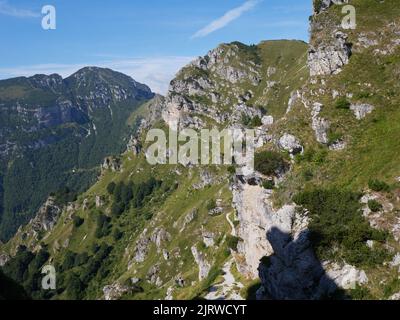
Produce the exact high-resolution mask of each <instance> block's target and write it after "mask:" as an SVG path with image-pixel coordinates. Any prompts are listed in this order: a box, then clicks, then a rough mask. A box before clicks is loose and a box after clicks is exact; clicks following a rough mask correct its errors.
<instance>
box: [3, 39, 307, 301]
mask: <svg viewBox="0 0 400 320" xmlns="http://www.w3.org/2000/svg"><path fill="white" fill-rule="evenodd" d="M306 53H307V45H306V44H305V43H302V42H297V41H293V42H291V41H271V42H263V43H261V44H260V45H258V46H253V47H248V46H245V45H243V44H240V43H232V44H224V45H221V46H220V47H219V48H217V49H215V50H212V51H210V53H208V54H207V56H205V57H202V58H199V59H198V60H197V61H195V62H193V63H192V64H191V65H189V66H187V67H186V68H184V69H183V70H182V71H181V72H180V73H179V74H178V75H177V78H176V79H175V80H174V81H173V82H172V83H171V87H170V91H169V93H168V95H167V97H166V98H165V100H164V99H162V98H161V97H158V98H156V99H155V100H153V102H151V103H149V104H145V105H143V106H142V107H141V108H140V109H139V110H138V111H137V112H136V114H137V116H139V115H140V116H141V117H143V118H144V119H143V120H142V122H141V125H140V130H139V132H138V134H137V135H136V136H133V137H132V139H131V141H130V143H129V144H128V152H127V153H125V154H124V155H123V156H122V157H121V158H113V159H109V161H108V162H107V165H106V166H103V174H102V176H101V178H100V180H99V182H98V183H96V184H95V185H94V186H93V187H92V188H91V189H90V190H89V191H88V192H86V193H85V194H83V195H81V196H79V198H78V200H77V201H76V202H74V203H71V204H69V205H68V206H67V207H65V208H64V209H62V208H58V209H55V208H54V203H57V199H53V200H52V199H49V201H48V202H47V203H46V204H45V206H44V207H43V208H42V209H41V210H40V211H39V213H38V216H37V218H35V219H34V220H32V221H31V222H30V224H28V225H27V226H26V227H24V228H21V229H20V230H19V231H18V233H17V234H16V235H15V237H14V238H13V239H12V240H11V241H10V242H9V243H7V244H6V245H5V246H4V247H3V250H4V251H6V252H8V255H11V256H14V257H17V259H18V257H19V256H20V255H21V253H20V249H18V246H20V245H24V246H26V247H28V249H29V250H30V251H33V252H36V253H37V252H41V250H45V251H46V252H47V253H48V254H50V255H51V256H52V260H53V262H54V263H55V264H56V265H57V270H63V272H60V274H61V275H60V277H61V278H62V280H60V282H59V283H60V286H61V287H62V288H63V289H60V290H59V293H58V294H57V295H56V296H55V297H56V298H78V297H79V298H80V297H84V298H100V297H105V298H107V299H116V298H121V297H125V298H135V299H141V298H166V297H168V298H180V299H189V298H194V297H197V296H205V295H206V294H207V293H208V290H209V287H211V285H212V284H215V283H217V282H218V281H219V278H220V277H221V279H222V276H221V272H222V271H221V269H222V268H223V266H224V265H225V269H226V268H228V269H231V272H232V274H234V275H236V277H237V279H236V280H237V286H236V285H235V284H234V283H233V284H230V285H229V286H230V287H229V288H226V286H227V284H226V285H224V284H223V283H222V284H221V286H217V287H216V288H220V289H219V290H221V292H224V293H223V296H226V297H230V296H232V297H238V296H239V295H240V294H242V296H243V297H245V296H246V295H247V293H246V289H245V288H244V289H243V290H242V293H240V292H239V291H240V290H241V288H242V287H243V284H248V283H249V281H250V280H246V279H245V278H242V279H239V278H240V277H238V272H237V271H236V266H235V264H232V261H233V260H232V256H231V250H236V246H237V242H238V240H239V239H238V238H237V237H236V231H235V227H234V225H233V222H232V221H235V223H237V221H236V218H235V214H234V209H233V208H232V205H231V203H232V194H231V192H230V190H229V186H230V181H231V179H232V174H231V173H229V172H228V171H227V170H228V167H226V166H222V167H214V166H202V167H190V166H189V167H184V166H182V165H171V166H170V165H166V166H163V165H158V166H150V165H149V164H148V163H147V161H146V160H145V158H144V154H143V152H139V153H138V151H141V150H143V151H144V150H146V144H145V143H144V134H145V133H146V130H147V128H150V127H156V128H164V129H166V128H167V127H166V125H165V123H164V122H163V120H162V118H161V116H162V117H163V118H164V119H166V120H167V123H168V121H169V115H170V114H173V113H174V112H175V110H174V108H181V107H182V110H183V111H182V116H181V117H180V119H184V120H185V121H189V123H193V124H195V123H196V121H197V120H193V119H197V118H195V117H196V114H195V112H192V113H184V112H185V111H186V110H190V109H193V110H195V111H197V112H198V113H197V114H198V115H199V118H198V119H200V117H201V120H198V121H201V123H202V125H211V124H215V123H218V125H219V126H231V125H237V126H240V127H242V126H245V125H246V124H247V123H248V121H247V120H246V119H244V118H246V117H249V118H250V120H252V119H253V118H255V117H258V118H259V119H258V121H261V119H262V118H263V117H264V115H265V112H266V110H267V109H268V108H269V107H267V105H266V101H267V100H268V101H271V109H272V108H273V107H272V105H273V104H272V101H273V102H274V104H275V103H276V105H278V101H284V102H283V105H281V104H279V105H280V106H279V105H278V106H277V107H275V106H274V110H275V112H276V114H284V112H285V111H286V108H287V101H288V100H289V98H290V92H289V91H284V92H280V91H279V90H278V89H277V88H275V89H273V86H277V87H280V86H281V87H284V88H286V87H287V86H288V85H289V84H293V85H299V86H300V85H301V84H302V83H304V82H305V81H306V79H307V72H306V68H305V64H306ZM226 55H227V56H226ZM249 57H251V59H249ZM202 61H213V62H210V65H209V66H207V67H206V66H203V67H202V68H203V69H201V70H203V71H201V70H200V68H199V67H197V65H199V64H200V65H201V64H202V63H203V62H202ZM204 73H209V75H210V76H209V77H208V78H205V77H204ZM250 73H251V74H253V76H254V77H251V78H252V81H250V82H249V81H248V78H249V74H250ZM270 82H271V83H270ZM272 82H273V84H272ZM260 83H262V86H264V87H265V90H264V89H263V90H261V88H262V86H260ZM222 85H223V86H225V87H226V92H224V91H223V90H220V89H221V86H222ZM214 86H216V87H215V88H214ZM218 90H219V91H218ZM217 91H218V94H215V92H217ZM214 95H215V96H214ZM265 95H267V96H268V97H270V98H269V99H266V98H265ZM177 101H178V103H180V102H182V103H181V104H179V105H177V103H176V102H177ZM212 101H214V102H212ZM211 109H213V110H215V113H213V112H212V111H211V112H210V110H211ZM236 109H237V110H236ZM223 112H225V113H226V114H225V115H223ZM232 112H236V117H235V118H232V117H231V116H229V114H231V113H232ZM269 119H270V118H268V117H267V118H265V117H264V121H265V120H269ZM244 120H246V121H244ZM131 121H133V122H136V121H135V120H134V119H133V118H132V119H131ZM181 123H183V122H181ZM269 124H270V122H268V121H267V125H269ZM171 125H173V123H171ZM185 125H186V124H185ZM254 125H255V126H256V125H258V124H257V122H256V123H255V124H254ZM264 128H266V126H264ZM132 151H133V153H132ZM150 177H151V178H152V179H150ZM149 179H150V180H149ZM153 179H155V180H153ZM138 190H148V191H138ZM143 192H144V194H143ZM143 197H144V201H143V200H142V199H143ZM54 220H56V221H57V223H56V224H54V223H53V221H54ZM99 246H100V249H99ZM98 250H100V251H98ZM99 252H100V253H99ZM78 257H79V258H78ZM15 259H16V258H13V259H11V261H13V260H15ZM98 259H101V261H103V263H102V264H101V265H99V264H98V263H99V262H100V260H98ZM75 260H76V263H75V262H74V261H75ZM78 260H79V261H78ZM7 265H8V263H6V264H5V268H7ZM71 279H72V280H71ZM229 279H230V278H229ZM230 280H231V279H230ZM240 281H241V282H243V283H242V284H240ZM229 282H230V281H229ZM71 283H73V284H76V283H77V284H78V285H77V287H78V288H80V289H79V290H77V289H74V288H71V286H72V285H71ZM25 285H26V286H27V288H28V289H29V291H30V292H31V293H32V295H33V296H34V297H41V294H40V292H35V291H34V290H32V288H31V287H30V284H29V283H26V284H25ZM216 294H217V295H218V294H219V293H218V289H217V292H216ZM221 294H222V293H221ZM211 296H212V295H210V297H211Z"/></svg>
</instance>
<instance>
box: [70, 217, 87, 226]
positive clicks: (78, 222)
mask: <svg viewBox="0 0 400 320" xmlns="http://www.w3.org/2000/svg"><path fill="white" fill-rule="evenodd" d="M72 220H73V222H74V226H75V227H76V228H79V227H80V226H81V225H82V224H83V222H85V220H84V219H82V218H81V217H79V216H74V217H73V218H72Z"/></svg>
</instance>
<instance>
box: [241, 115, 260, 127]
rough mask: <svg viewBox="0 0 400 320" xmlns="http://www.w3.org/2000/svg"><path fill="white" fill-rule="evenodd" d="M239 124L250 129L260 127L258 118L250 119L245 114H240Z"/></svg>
mask: <svg viewBox="0 0 400 320" xmlns="http://www.w3.org/2000/svg"><path fill="white" fill-rule="evenodd" d="M241 122H242V124H243V125H244V126H246V127H250V128H255V127H259V126H261V125H262V121H261V118H260V117H259V116H255V117H254V118H251V117H249V116H248V115H246V114H245V113H242V119H241Z"/></svg>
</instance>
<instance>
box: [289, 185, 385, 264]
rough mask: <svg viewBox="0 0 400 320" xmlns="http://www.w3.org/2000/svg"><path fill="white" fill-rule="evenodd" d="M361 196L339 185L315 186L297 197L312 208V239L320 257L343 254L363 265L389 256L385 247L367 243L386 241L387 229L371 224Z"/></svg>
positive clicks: (377, 261) (304, 205)
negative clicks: (362, 209)
mask: <svg viewBox="0 0 400 320" xmlns="http://www.w3.org/2000/svg"><path fill="white" fill-rule="evenodd" d="M359 199H360V194H357V193H354V192H349V191H345V190H338V189H329V190H325V189H315V190H312V191H304V192H302V193H299V194H297V195H296V196H295V197H294V199H293V200H294V201H295V202H296V203H297V204H298V205H302V206H303V207H304V208H306V209H308V211H309V212H310V217H311V222H310V224H309V230H310V240H311V242H312V244H313V247H314V249H315V251H316V253H317V255H318V256H319V257H320V259H321V260H326V259H333V260H334V259H335V258H337V257H339V256H342V257H343V258H344V260H345V261H346V262H348V263H350V264H354V265H356V266H363V265H376V264H380V263H382V262H383V261H384V260H385V259H386V258H387V257H388V255H387V254H385V251H380V250H377V249H373V250H371V249H370V248H369V247H368V246H367V245H366V241H367V240H375V241H377V242H383V241H385V240H386V238H387V233H385V232H383V231H378V230H376V229H373V228H372V227H371V226H370V225H369V223H368V221H367V220H366V219H365V218H364V217H363V216H362V212H361V204H360V203H359ZM335 247H336V248H339V250H340V253H337V252H335V251H334V250H333V249H332V248H335Z"/></svg>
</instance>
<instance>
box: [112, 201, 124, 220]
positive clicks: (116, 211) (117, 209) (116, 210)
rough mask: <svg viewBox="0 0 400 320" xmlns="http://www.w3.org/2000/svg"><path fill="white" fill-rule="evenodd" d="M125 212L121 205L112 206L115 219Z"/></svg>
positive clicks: (114, 204)
mask: <svg viewBox="0 0 400 320" xmlns="http://www.w3.org/2000/svg"><path fill="white" fill-rule="evenodd" d="M124 210H125V208H124V205H123V204H121V203H115V202H114V203H113V204H112V206H111V214H112V215H113V216H115V217H119V216H120V215H121V214H122V213H123V212H124Z"/></svg>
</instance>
